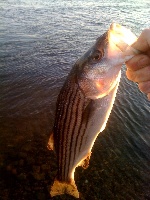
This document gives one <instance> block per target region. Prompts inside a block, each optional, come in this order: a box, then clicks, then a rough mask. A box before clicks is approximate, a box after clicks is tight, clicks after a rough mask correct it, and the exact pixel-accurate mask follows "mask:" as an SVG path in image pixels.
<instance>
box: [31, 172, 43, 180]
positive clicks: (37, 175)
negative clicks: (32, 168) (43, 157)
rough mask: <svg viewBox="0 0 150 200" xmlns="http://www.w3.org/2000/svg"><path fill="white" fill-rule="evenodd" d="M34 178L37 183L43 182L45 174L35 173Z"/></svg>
mask: <svg viewBox="0 0 150 200" xmlns="http://www.w3.org/2000/svg"><path fill="white" fill-rule="evenodd" d="M33 177H34V179H35V180H37V181H41V180H44V179H45V174H44V173H39V174H38V173H33Z"/></svg>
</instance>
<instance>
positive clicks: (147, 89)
mask: <svg viewBox="0 0 150 200" xmlns="http://www.w3.org/2000/svg"><path fill="white" fill-rule="evenodd" d="M138 87H139V89H140V91H141V92H144V93H146V94H148V93H150V81H146V82H141V83H139V85H138Z"/></svg>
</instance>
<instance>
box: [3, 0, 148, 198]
mask: <svg viewBox="0 0 150 200" xmlns="http://www.w3.org/2000/svg"><path fill="white" fill-rule="evenodd" d="M0 13H1V14H0V16H1V25H0V30H1V31H0V46H1V48H0V59H1V62H0V163H1V164H0V166H1V171H0V172H2V173H1V175H2V176H1V181H0V188H1V190H0V192H1V193H0V196H1V199H11V200H12V199H29V197H30V198H31V199H50V197H49V194H48V189H47V186H48V187H49V186H50V185H51V184H52V181H53V178H54V176H55V172H56V164H55V161H56V160H55V155H54V154H53V153H52V152H49V151H48V150H47V149H46V145H47V141H48V138H49V134H50V131H51V129H52V125H53V121H54V112H55V103H56V99H57V95H58V93H59V90H60V88H61V86H62V84H63V82H64V80H65V78H66V76H67V74H68V73H69V71H70V69H71V66H72V65H73V63H74V62H75V61H76V60H77V59H78V58H79V57H80V56H81V55H82V54H83V53H84V52H85V51H86V50H87V49H88V48H89V47H90V46H91V45H92V44H93V42H94V41H95V39H96V38H97V37H98V36H100V35H101V34H102V33H104V32H105V31H106V30H107V29H108V27H109V25H110V24H111V23H112V22H118V23H120V24H121V25H125V26H127V27H128V28H130V29H131V30H132V31H133V32H134V33H135V34H136V35H137V36H138V35H139V34H140V33H141V31H142V30H143V29H144V28H146V27H149V26H150V19H149V13H150V3H149V0H144V1H141V0H132V1H128V0H127V1H121V0H111V1H110V0H105V1H96V0H93V1H92V0H86V1H85V0H82V1H79V0H77V1H71V0H70V1H60V0H56V1H52V0H43V1H40V0H39V1H38V0H33V1H29V0H5V1H4V0H2V1H1V2H0ZM149 111H150V103H149V102H148V100H147V99H146V96H145V95H144V94H142V93H141V92H139V90H138V88H137V85H136V84H135V83H132V82H130V81H128V80H127V79H126V76H125V66H124V67H123V68H122V78H121V82H120V86H119V89H118V93H117V97H116V101H115V105H114V107H113V110H112V113H111V116H110V118H109V122H108V124H107V128H106V129H105V131H104V132H103V133H102V134H100V135H99V137H98V138H97V140H96V142H95V145H94V148H93V152H92V157H91V161H90V167H89V168H88V169H87V170H82V169H81V168H78V169H77V170H76V173H75V180H76V183H77V186H78V189H79V191H80V192H81V194H82V195H81V196H82V198H81V199H92V200H93V199H95V200H98V199H99V200H101V199H102V200H105V199H118V200H120V199H123V200H126V199H139V200H144V199H149V198H150V189H149V188H150V167H149V166H150V120H149V119H150V118H149V116H150V115H149ZM44 166H45V168H44ZM52 171H54V173H53V172H52ZM38 174H39V175H38ZM53 199H73V198H71V197H68V196H62V197H56V198H53Z"/></svg>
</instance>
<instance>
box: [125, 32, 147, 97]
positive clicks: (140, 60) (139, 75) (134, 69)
mask: <svg viewBox="0 0 150 200" xmlns="http://www.w3.org/2000/svg"><path fill="white" fill-rule="evenodd" d="M132 47H133V48H135V49H137V50H139V51H140V52H142V53H141V54H138V55H135V56H134V57H133V58H131V59H130V60H129V61H127V62H126V66H127V71H126V75H127V78H128V79H129V80H131V81H134V82H136V83H138V87H139V89H140V91H141V92H144V93H146V94H147V97H148V99H149V100H150V29H145V30H144V31H143V32H142V33H141V35H140V36H139V38H138V39H137V41H136V42H135V43H134V44H133V45H132Z"/></svg>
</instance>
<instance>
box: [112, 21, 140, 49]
mask: <svg viewBox="0 0 150 200" xmlns="http://www.w3.org/2000/svg"><path fill="white" fill-rule="evenodd" d="M108 40H109V43H113V44H115V46H116V47H118V48H119V49H120V50H121V51H122V52H124V51H125V50H126V49H127V47H128V46H131V45H132V44H133V43H134V42H136V40H137V37H136V36H135V35H134V34H133V33H132V32H131V31H130V29H127V28H125V27H124V26H121V25H120V24H116V23H112V24H111V25H110V28H109V31H108Z"/></svg>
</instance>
